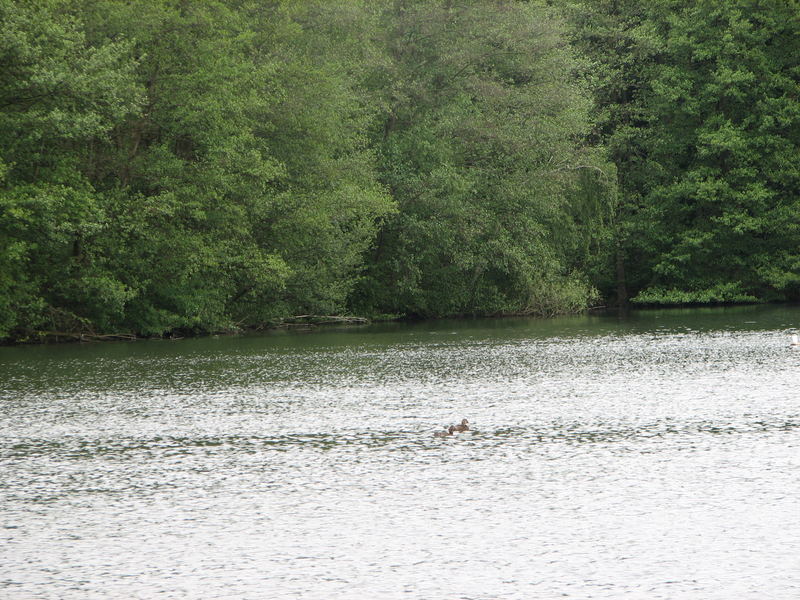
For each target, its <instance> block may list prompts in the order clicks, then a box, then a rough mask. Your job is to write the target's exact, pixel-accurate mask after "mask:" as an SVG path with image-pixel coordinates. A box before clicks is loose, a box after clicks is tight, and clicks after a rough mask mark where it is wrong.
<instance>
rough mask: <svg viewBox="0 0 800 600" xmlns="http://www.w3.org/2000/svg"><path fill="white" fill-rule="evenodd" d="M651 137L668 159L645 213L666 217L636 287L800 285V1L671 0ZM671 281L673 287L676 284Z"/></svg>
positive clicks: (654, 87) (757, 293)
mask: <svg viewBox="0 0 800 600" xmlns="http://www.w3.org/2000/svg"><path fill="white" fill-rule="evenodd" d="M653 19H654V22H655V23H656V24H657V25H658V27H659V30H660V31H661V32H662V35H663V37H664V40H665V47H664V60H663V61H662V62H660V64H659V65H658V66H657V67H656V68H655V69H654V71H653V78H652V82H651V85H650V93H649V97H648V99H647V103H646V106H647V109H648V111H649V112H650V113H651V114H652V119H653V123H652V126H651V127H650V128H649V130H648V135H647V148H648V152H649V154H650V156H651V160H652V161H653V162H655V163H657V164H658V165H660V171H659V172H658V178H657V180H656V184H655V185H653V186H652V188H651V189H650V190H649V191H648V193H647V195H646V206H645V208H644V209H643V211H642V213H641V215H640V216H639V221H640V222H642V223H655V224H656V225H655V227H653V228H652V233H651V235H650V239H651V243H652V248H651V249H650V252H649V253H648V255H647V264H648V266H649V269H650V273H651V279H650V281H649V282H648V286H647V288H646V289H645V290H643V291H641V292H640V294H639V296H638V297H637V298H636V299H638V300H640V301H643V302H650V301H657V300H658V299H659V297H661V296H663V297H664V298H665V300H666V301H671V296H673V295H674V294H675V292H676V291H682V292H684V294H685V298H684V300H690V301H699V302H705V301H742V300H744V301H747V300H754V299H763V300H775V299H786V298H797V297H798V296H800V251H799V250H798V244H797V240H798V233H800V147H799V144H800V103H798V92H800V62H798V60H799V59H798V57H800V35H799V34H800V6H798V4H797V3H796V2H783V1H779V0H775V1H757V0H737V1H735V2H726V3H718V2H712V1H710V0H700V1H697V2H667V3H664V5H663V7H662V9H661V11H659V12H657V13H655V14H654V17H653ZM670 290H672V291H670Z"/></svg>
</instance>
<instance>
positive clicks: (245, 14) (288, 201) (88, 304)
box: [0, 0, 800, 343]
mask: <svg viewBox="0 0 800 600" xmlns="http://www.w3.org/2000/svg"><path fill="white" fill-rule="evenodd" d="M798 145H800V0H728V1H725V2H720V1H719V0H648V1H647V2H642V1H641V0H638V1H634V0H549V1H545V0H540V1H537V0H530V1H522V0H202V1H201V0H196V1H195V0H25V1H23V0H0V341H4V342H7V343H8V342H28V341H38V340H46V339H52V338H53V337H54V336H59V335H62V336H70V335H72V336H81V335H96V336H102V335H106V334H114V335H116V334H125V335H136V336H163V335H170V334H176V333H178V334H182V335H183V334H199V333H208V332H223V331H238V330H243V329H248V328H260V327H266V326H270V325H275V324H279V323H282V322H285V321H286V320H287V319H290V318H292V317H296V316H298V315H339V316H346V315H357V316H364V317H369V318H400V317H405V318H431V317H451V316H478V315H486V316H494V315H544V316H546V315H554V314H559V313H568V312H576V311H580V310H584V309H586V308H588V307H593V306H601V305H603V306H625V305H628V304H630V305H636V306H653V305H683V304H707V303H748V302H780V301H797V300H800V148H799V147H798Z"/></svg>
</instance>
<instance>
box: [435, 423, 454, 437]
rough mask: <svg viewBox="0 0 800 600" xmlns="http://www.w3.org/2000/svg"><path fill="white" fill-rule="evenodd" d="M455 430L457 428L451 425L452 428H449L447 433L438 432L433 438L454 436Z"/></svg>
mask: <svg viewBox="0 0 800 600" xmlns="http://www.w3.org/2000/svg"><path fill="white" fill-rule="evenodd" d="M455 430H456V426H455V425H450V427H448V428H447V431H437V432H436V433H434V434H433V437H447V436H450V435H453V432H454V431H455Z"/></svg>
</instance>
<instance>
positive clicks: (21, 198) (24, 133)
mask: <svg viewBox="0 0 800 600" xmlns="http://www.w3.org/2000/svg"><path fill="white" fill-rule="evenodd" d="M61 9H62V3H60V2H57V1H42V2H37V3H19V2H13V1H11V0H2V1H0V64H2V66H3V69H2V78H0V338H2V337H4V336H6V335H7V334H8V333H9V332H10V331H12V330H14V329H16V328H19V327H21V326H22V325H26V326H27V327H28V328H32V327H47V326H50V327H52V328H58V327H59V326H60V325H61V324H62V323H64V322H65V321H66V322H67V323H71V322H73V321H76V320H80V317H78V315H76V314H75V313H74V312H73V309H74V308H76V307H77V305H79V304H80V305H82V304H84V303H90V304H94V306H95V308H96V309H97V311H96V312H95V314H94V315H93V316H95V317H96V318H97V320H98V321H99V322H101V323H103V324H107V323H108V322H109V320H110V319H112V318H113V316H114V315H118V314H119V311H120V310H121V306H122V304H124V301H125V297H126V295H127V293H128V292H127V290H126V289H124V286H123V285H121V284H120V282H119V281H118V280H117V279H116V278H115V277H114V275H113V273H111V272H109V270H108V269H107V268H106V266H105V265H104V264H102V263H97V262H95V263H93V264H91V265H88V264H86V262H87V260H88V257H87V255H86V253H85V251H84V246H83V241H84V240H85V239H86V238H87V237H91V236H93V235H95V234H96V233H97V232H99V231H101V230H102V229H103V228H104V227H105V223H106V218H107V215H106V213H105V210H104V206H103V201H102V195H101V194H100V193H99V192H98V190H97V189H96V188H95V186H94V185H93V182H92V181H91V179H90V177H88V176H87V173H86V172H85V170H84V169H83V166H84V163H85V160H86V158H87V155H88V154H89V153H91V152H92V147H93V145H94V144H95V142H96V141H97V140H102V139H105V138H107V137H108V136H109V134H110V132H111V131H112V129H113V127H114V126H115V125H116V124H117V123H120V122H121V121H122V120H124V119H125V118H126V117H127V116H128V115H130V114H133V113H135V112H136V111H137V110H138V108H139V106H140V105H141V101H142V95H141V92H140V89H139V87H138V85H137V83H136V81H135V77H134V70H135V68H136V61H135V60H134V58H133V57H132V56H131V52H130V50H131V47H130V44H129V43H128V42H126V41H125V40H119V41H112V40H105V41H104V42H103V43H102V44H98V45H91V44H89V43H88V41H87V39H86V36H85V33H84V31H83V30H82V27H81V23H80V21H79V20H78V19H77V18H75V17H72V16H70V15H68V14H66V13H64V12H63V11H62V10H61Z"/></svg>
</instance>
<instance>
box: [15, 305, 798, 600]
mask: <svg viewBox="0 0 800 600" xmlns="http://www.w3.org/2000/svg"><path fill="white" fill-rule="evenodd" d="M797 327H800V309H798V308H797V307H785V306H783V307H744V308H742V307H739V308H727V309H692V310H663V311H648V312H640V313H634V314H633V315H632V316H629V317H627V318H624V319H623V318H617V317H614V316H601V315H588V316H580V317H570V318H562V319H553V320H535V319H503V320H477V321H440V322H435V323H420V324H413V325H404V324H386V325H372V326H367V327H359V328H347V329H338V330H324V331H322V332H316V333H311V334H303V333H276V334H270V335H264V336H246V337H218V338H202V339H187V340H180V341H174V342H172V341H141V342H135V343H111V344H90V345H62V346H48V347H23V348H0V475H2V481H0V565H2V567H0V597H3V598H6V597H7V598H25V599H28V598H92V597H97V598H153V597H163V598H184V597H185V598H262V597H263V598H303V599H306V598H320V599H323V598H324V599H328V598H401V597H402V598H424V599H430V598H470V599H478V598H487V599H488V598H548V599H549V598H554V597H574V598H670V599H673V598H692V599H696V598H704V599H716V598H719V599H726V600H727V599H730V598H737V599H739V598H753V599H756V598H758V599H759V600H761V599H763V598H771V599H778V600H780V599H784V598H785V599H787V600H788V599H790V598H791V599H794V598H796V597H798V595H799V594H800V575H799V574H800V558H798V557H800V479H799V478H798V475H797V474H798V473H800V453H799V452H798V449H800V400H798V397H799V395H798V381H799V380H800V377H798V375H799V374H800V350H792V349H791V348H790V347H789V341H790V334H791V333H793V332H795V331H796V328H797ZM462 417H467V418H469V420H470V422H471V423H472V426H473V431H471V432H468V433H464V434H459V435H456V436H453V437H451V438H446V439H437V438H434V437H433V432H434V431H437V430H440V429H442V426H443V425H446V424H449V423H455V422H457V421H460V420H461V418H462Z"/></svg>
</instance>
